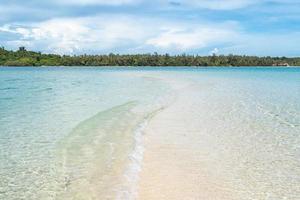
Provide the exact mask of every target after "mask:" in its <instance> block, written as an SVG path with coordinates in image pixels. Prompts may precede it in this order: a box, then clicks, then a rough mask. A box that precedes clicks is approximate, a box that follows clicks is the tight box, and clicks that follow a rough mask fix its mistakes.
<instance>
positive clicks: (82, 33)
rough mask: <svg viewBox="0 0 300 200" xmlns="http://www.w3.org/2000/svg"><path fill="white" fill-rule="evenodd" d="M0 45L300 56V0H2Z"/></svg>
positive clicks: (52, 49) (45, 49) (59, 49)
mask: <svg viewBox="0 0 300 200" xmlns="http://www.w3.org/2000/svg"><path fill="white" fill-rule="evenodd" d="M0 13H1V15H0V46H4V47H6V48H7V49H17V48H18V47H19V46H25V47H27V48H28V49H31V50H35V51H41V52H45V53H58V54H83V53H87V54H104V53H110V52H113V53H121V54H127V53H129V54H132V53H153V52H158V53H170V54H182V53H187V54H199V55H209V54H212V53H217V54H230V53H232V54H246V55H258V56H266V55H270V56H300V0H148V1H146V0H26V1H24V0H0Z"/></svg>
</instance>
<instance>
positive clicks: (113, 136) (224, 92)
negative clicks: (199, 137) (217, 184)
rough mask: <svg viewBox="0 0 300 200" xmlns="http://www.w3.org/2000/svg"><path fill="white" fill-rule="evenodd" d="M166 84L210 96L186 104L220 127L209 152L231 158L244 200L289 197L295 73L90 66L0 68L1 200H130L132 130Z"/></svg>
mask: <svg viewBox="0 0 300 200" xmlns="http://www.w3.org/2000/svg"><path fill="white" fill-rule="evenodd" d="M165 78H167V79H172V80H175V81H178V82H179V84H180V81H182V82H185V81H187V82H192V83H194V84H198V85H202V86H203V87H205V88H209V90H206V92H202V91H201V89H199V92H197V94H195V96H194V97H193V98H199V100H206V101H205V104H207V106H208V107H209V108H211V109H212V112H211V113H212V115H214V116H216V117H215V118H216V123H215V127H218V126H219V127H220V126H222V128H221V129H218V132H219V133H220V134H221V136H220V141H222V143H217V142H216V143H214V144H215V145H216V146H214V147H215V148H214V150H213V149H212V151H215V160H220V161H221V160H222V159H221V157H222V156H223V158H224V155H225V157H226V156H228V155H231V156H232V157H231V158H230V159H231V161H230V162H229V161H224V162H223V161H222V164H224V165H226V167H230V168H231V172H232V174H229V175H228V176H230V178H229V179H232V181H233V182H236V184H237V185H239V187H237V189H238V190H243V191H245V192H246V196H248V198H245V199H255V198H258V197H259V195H257V193H259V192H265V193H267V194H264V195H265V196H264V197H266V196H267V197H268V198H269V199H274V198H275V197H278V196H279V195H284V197H286V199H298V197H299V195H300V194H299V192H300V188H299V185H300V69H299V68H205V69H204V68H92V67H91V68H64V67H56V68H55V67H54V68H6V67H2V68H0V199H8V200H11V199H115V198H117V197H118V196H119V197H120V198H121V199H122V196H126V198H134V196H133V195H128V193H134V192H133V191H132V184H136V183H132V182H130V181H126V177H127V179H128V174H127V175H124V173H126V172H128V171H130V172H131V173H132V170H133V169H137V170H138V169H139V166H133V169H130V170H128V166H131V165H132V160H135V162H136V163H137V165H139V164H140V163H139V162H141V159H140V158H137V157H138V155H136V154H134V151H135V150H136V149H137V150H139V147H137V146H136V145H137V144H136V143H137V142H138V141H139V140H140V139H139V138H136V130H139V128H140V126H141V124H144V122H145V119H147V118H148V117H149V116H151V115H152V114H153V113H155V112H156V110H158V109H161V108H162V107H163V106H164V105H165V104H167V102H168V101H166V98H168V97H169V96H170V95H168V94H172V90H171V86H170V85H169V83H167V82H166V81H164V80H165ZM199 117H201V115H199ZM211 119H212V118H211ZM226 128H227V129H226ZM222 130H223V131H222ZM212 132H213V131H212ZM222 133H224V134H222ZM208 139H211V138H208ZM212 146H213V145H212ZM229 146H231V149H228V147H229ZM225 147H226V149H224V148H225ZM236 152H239V153H236ZM135 153H136V152H135ZM228 160H229V159H228ZM232 160H234V161H232ZM266 160H267V161H266ZM253 162H256V164H253ZM129 163H131V164H129ZM237 163H241V164H240V166H233V165H235V164H237ZM270 163H273V164H270ZM131 173H129V174H131ZM234 174H235V175H234ZM237 174H238V175H237ZM249 175H251V176H249ZM135 176H136V174H135V175H134V176H133V177H132V178H133V179H134V178H136V177H135ZM124 177H125V178H124ZM129 179H130V178H129ZM130 185H131V186H130ZM259 188H261V191H260V189H259ZM275 199H276V198H275Z"/></svg>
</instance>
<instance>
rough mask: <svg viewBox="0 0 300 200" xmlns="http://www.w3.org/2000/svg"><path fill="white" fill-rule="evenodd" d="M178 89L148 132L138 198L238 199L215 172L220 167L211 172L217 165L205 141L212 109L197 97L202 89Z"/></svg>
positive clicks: (188, 87)
mask: <svg viewBox="0 0 300 200" xmlns="http://www.w3.org/2000/svg"><path fill="white" fill-rule="evenodd" d="M206 87H207V86H206ZM175 89H176V93H177V97H176V100H175V102H174V103H172V104H171V105H170V106H169V107H167V108H166V109H165V110H163V111H161V112H160V113H158V114H157V115H156V116H155V117H154V118H153V119H152V120H151V121H150V123H149V124H148V126H147V128H146V134H145V142H144V143H145V153H144V160H143V165H142V171H141V174H140V181H139V186H138V195H139V196H138V197H139V199H145V200H147V199H149V200H150V199H151V200H153V199H173V200H175V199H178V200H183V199H205V200H209V199H222V200H224V199H238V198H236V194H234V193H233V189H232V188H231V186H230V185H228V184H226V180H224V179H223V177H222V176H221V175H220V174H221V173H219V172H218V171H215V170H218V167H216V169H211V167H212V166H213V165H214V163H213V162H214V161H213V160H209V159H210V157H211V156H210V155H209V153H210V148H208V146H207V144H205V145H204V143H206V142H208V141H207V139H208V138H203V136H204V135H206V132H205V129H204V127H208V126H209V125H208V124H206V123H207V122H208V121H204V120H203V119H205V117H204V116H206V115H205V112H207V111H208V110H207V109H208V107H205V104H204V101H203V100H204V99H201V97H200V98H199V97H198V96H197V95H195V94H196V93H199V90H201V86H197V85H186V86H182V87H180V86H179V85H177V86H175ZM207 89H209V88H207ZM201 115H203V116H201ZM206 118H207V119H208V118H209V117H207V116H206ZM209 120H211V118H209ZM212 126H213V125H212ZM212 156H213V155H212ZM219 164H220V163H219Z"/></svg>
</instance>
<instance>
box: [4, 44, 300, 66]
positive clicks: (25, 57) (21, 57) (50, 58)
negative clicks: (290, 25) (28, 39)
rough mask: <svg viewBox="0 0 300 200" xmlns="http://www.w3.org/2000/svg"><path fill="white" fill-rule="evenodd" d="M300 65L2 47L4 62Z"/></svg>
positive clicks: (296, 61) (297, 61)
mask: <svg viewBox="0 0 300 200" xmlns="http://www.w3.org/2000/svg"><path fill="white" fill-rule="evenodd" d="M272 65H273V66H274V65H275V66H288V65H290V66H300V57H295V58H287V57H270V56H267V57H257V56H241V55H211V56H198V55H186V54H182V55H169V54H163V55H160V54H157V53H153V54H136V55H131V54H129V55H119V54H112V53H111V54H108V55H74V56H71V55H57V54H43V53H41V52H34V51H28V50H26V48H25V47H20V48H19V49H18V50H16V51H11V50H6V49H5V48H4V47H1V48H0V66H272Z"/></svg>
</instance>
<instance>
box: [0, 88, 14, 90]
mask: <svg viewBox="0 0 300 200" xmlns="http://www.w3.org/2000/svg"><path fill="white" fill-rule="evenodd" d="M17 89H18V88H16V87H6V88H0V90H17Z"/></svg>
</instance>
